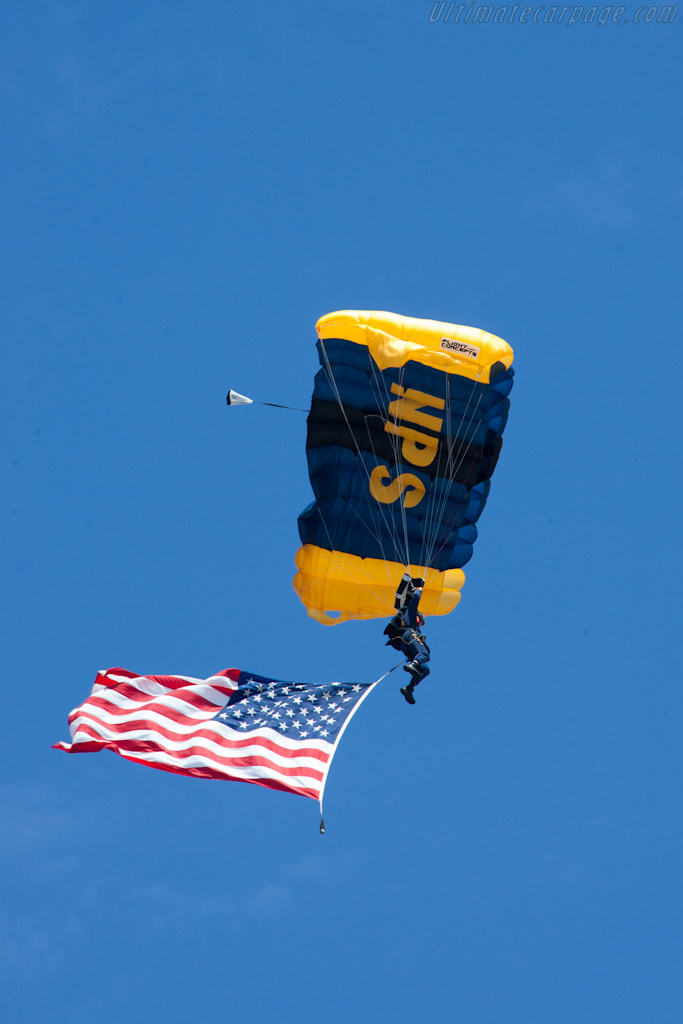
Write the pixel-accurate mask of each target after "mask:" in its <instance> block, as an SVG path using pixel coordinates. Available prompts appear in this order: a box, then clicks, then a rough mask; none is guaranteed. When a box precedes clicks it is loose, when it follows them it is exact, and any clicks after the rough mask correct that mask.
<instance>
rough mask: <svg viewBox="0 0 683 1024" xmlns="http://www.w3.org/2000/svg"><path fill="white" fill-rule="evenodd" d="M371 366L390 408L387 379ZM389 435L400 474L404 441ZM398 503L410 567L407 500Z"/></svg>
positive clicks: (380, 391) (407, 561)
mask: <svg viewBox="0 0 683 1024" xmlns="http://www.w3.org/2000/svg"><path fill="white" fill-rule="evenodd" d="M371 368H372V371H373V377H374V378H375V382H376V384H375V386H376V390H377V393H378V395H379V397H380V398H385V399H386V408H387V410H388V408H389V403H390V401H391V395H390V393H389V390H388V388H387V384H386V380H385V379H384V378H383V377H382V376H381V375H380V376H379V377H378V375H377V372H376V370H375V366H374V365H373V361H372V360H371ZM404 374H405V367H404V366H402V367H401V368H400V371H399V375H398V386H399V387H400V388H401V389H402V387H403V377H404ZM384 422H385V424H386V423H387V420H386V418H385V419H384ZM388 436H389V438H390V441H391V446H392V450H393V454H394V461H395V463H396V467H397V469H398V475H400V474H401V473H402V472H403V460H402V452H403V442H402V440H401V438H400V436H399V435H398V434H392V433H389V434H388ZM398 503H399V511H400V519H401V526H402V527H403V543H404V549H403V550H404V565H405V568H407V569H408V567H409V565H410V564H411V561H412V559H411V541H410V537H409V531H408V516H407V514H405V501H404V499H403V498H402V497H401V498H399V500H398Z"/></svg>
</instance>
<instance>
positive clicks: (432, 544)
mask: <svg viewBox="0 0 683 1024" xmlns="http://www.w3.org/2000/svg"><path fill="white" fill-rule="evenodd" d="M480 375H481V369H480V370H479V373H478V374H477V382H478V381H479V377H480ZM475 390H476V389H475V388H474V387H473V388H472V389H471V390H470V394H469V396H468V399H467V403H466V405H465V409H464V411H463V413H462V415H461V416H460V418H459V419H460V423H462V422H463V421H464V419H465V417H466V415H467V412H468V409H469V406H470V404H471V402H472V397H473V394H474V391H475ZM446 397H447V416H446V421H447V423H446V445H447V456H446V465H445V467H444V471H443V473H442V474H440V477H441V478H442V479H443V481H444V487H443V493H442V496H441V498H439V499H437V497H436V491H434V499H433V501H432V503H431V513H430V522H431V524H432V525H431V526H430V528H429V531H428V532H426V534H425V547H426V554H425V557H426V559H427V561H428V562H431V561H432V559H433V558H434V549H435V548H436V545H437V544H438V542H439V540H441V539H442V538H443V540H442V544H441V548H440V549H439V552H438V553H440V551H441V549H442V548H443V545H444V544H445V543H446V542H447V540H448V539H449V538H450V536H451V528H450V526H449V524H448V523H442V522H441V520H442V518H443V516H444V515H445V511H446V508H447V506H448V501H449V498H450V495H451V491H452V490H453V486H454V483H455V481H454V479H453V476H454V475H455V474H456V473H457V471H458V469H459V468H460V466H461V465H462V462H463V460H464V458H465V455H466V453H467V447H468V444H469V442H468V440H467V434H468V431H469V427H470V424H471V423H472V421H473V419H474V417H475V416H476V412H477V409H478V407H479V403H480V402H481V391H480V395H479V399H478V401H477V403H476V406H475V408H474V409H473V411H472V413H471V414H470V419H469V422H468V423H467V425H466V426H465V429H464V431H463V434H462V435H461V437H460V445H459V448H458V451H457V452H456V453H455V456H454V455H453V448H454V445H453V431H452V419H453V417H452V416H451V398H450V379H447V383H446ZM475 430H476V424H475ZM461 452H462V453H463V454H462V457H460V453H461Z"/></svg>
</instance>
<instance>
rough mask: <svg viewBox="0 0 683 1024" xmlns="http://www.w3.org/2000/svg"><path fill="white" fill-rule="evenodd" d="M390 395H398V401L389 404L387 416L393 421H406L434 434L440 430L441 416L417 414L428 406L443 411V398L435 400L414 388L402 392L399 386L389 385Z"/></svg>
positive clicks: (424, 413)
mask: <svg viewBox="0 0 683 1024" xmlns="http://www.w3.org/2000/svg"><path fill="white" fill-rule="evenodd" d="M391 393H392V394H393V395H398V396H399V397H398V399H397V400H396V401H394V402H390V403H389V408H388V409H387V414H388V415H389V416H393V417H394V419H395V420H399V422H400V421H401V420H408V421H409V422H410V423H417V424H419V426H421V427H426V428H427V430H433V431H434V432H435V433H436V434H438V433H439V431H440V430H441V424H442V423H443V416H430V415H429V413H426V412H418V410H419V409H420V407H421V406H424V405H426V406H429V407H430V408H431V409H444V408H445V406H446V403H445V401H444V400H443V398H436V397H435V396H434V395H428V394H427V393H426V392H424V391H416V390H415V388H408V390H407V391H404V390H403V388H402V387H401V385H400V384H392V385H391Z"/></svg>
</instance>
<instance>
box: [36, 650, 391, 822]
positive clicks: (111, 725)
mask: <svg viewBox="0 0 683 1024" xmlns="http://www.w3.org/2000/svg"><path fill="white" fill-rule="evenodd" d="M379 681H380V680H377V682H379ZM377 682H375V683H323V684H314V683H296V682H283V681H282V680H279V679H270V678H269V677H264V676H258V675H255V674H254V673H251V672H243V671H241V670H240V669H237V668H228V669H225V670H224V671H222V672H218V673H217V674H216V675H214V676H210V677H209V678H208V679H193V678H191V677H189V676H139V675H136V674H135V673H134V672H128V671H127V670H126V669H123V668H110V669H106V670H104V669H103V670H102V671H100V672H99V673H98V674H97V678H96V679H95V683H94V685H93V688H92V691H91V694H90V696H89V697H88V698H87V700H85V701H84V702H83V703H82V704H81V705H80V706H79V707H77V708H75V709H74V710H73V711H72V712H71V714H70V715H69V728H70V730H71V743H56V744H55V748H56V749H58V750H66V751H68V752H69V753H72V754H76V753H82V752H86V751H94V750H113V751H115V752H116V753H117V754H121V756H122V757H125V758H128V760H130V761H137V762H138V763H139V764H146V765H149V766H150V767H152V768H161V769H163V770H164V771H168V772H178V773H179V774H180V775H193V776H197V777H198V778H203V779H232V780H235V781H240V782H254V783H256V785H258V786H268V787H269V788H271V789H282V790H285V791H287V792H288V793H300V794H301V795H302V796H308V797H312V798H313V799H315V800H319V801H320V805H321V809H322V797H323V791H324V789H325V782H326V781H327V773H328V772H329V769H330V765H331V763H332V758H333V756H334V752H335V750H336V748H337V744H338V743H339V740H340V739H341V736H342V733H343V732H344V729H345V728H346V726H347V725H348V723H349V721H350V720H351V718H352V716H353V714H354V712H355V711H357V710H358V708H359V707H360V705H361V703H362V702H363V700H364V699H365V698H366V697H367V696H368V694H369V693H370V691H371V690H372V689H373V687H375V686H376V685H377Z"/></svg>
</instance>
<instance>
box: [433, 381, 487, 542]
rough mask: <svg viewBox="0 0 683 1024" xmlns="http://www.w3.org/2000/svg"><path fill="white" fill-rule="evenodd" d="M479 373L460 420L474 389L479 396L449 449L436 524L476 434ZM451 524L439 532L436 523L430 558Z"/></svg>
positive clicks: (469, 471) (448, 536)
mask: <svg viewBox="0 0 683 1024" xmlns="http://www.w3.org/2000/svg"><path fill="white" fill-rule="evenodd" d="M481 373H482V368H481V367H480V368H479V370H478V373H477V378H476V384H477V388H476V389H475V388H474V387H473V388H472V390H471V392H470V397H469V398H468V400H467V405H466V406H465V411H464V412H463V414H462V420H464V418H465V416H466V415H467V410H468V408H469V406H470V403H471V400H472V396H473V394H474V392H475V390H478V391H479V397H478V398H477V402H476V404H475V406H474V408H473V410H472V412H471V414H470V418H469V421H468V423H467V424H466V426H465V429H464V431H463V432H462V435H461V439H460V444H459V447H458V450H457V452H456V453H455V456H452V453H451V451H450V449H449V453H448V462H447V472H446V479H447V480H448V481H449V483H448V484H447V486H446V491H445V495H444V498H443V501H442V503H441V505H440V508H439V514H438V515H437V517H436V522H437V524H438V523H439V522H440V521H441V517H442V515H444V514H445V509H446V506H447V503H448V499H449V497H450V493H451V491H452V489H453V486H454V484H455V483H456V481H455V480H454V476H455V475H456V474H457V473H458V471H459V470H460V468H461V466H462V464H463V462H464V460H465V458H466V456H467V449H468V448H469V446H470V444H471V442H472V440H474V435H475V434H476V431H477V426H478V420H477V419H476V418H475V417H476V415H477V410H478V409H479V406H480V404H481V401H482V398H483V396H484V388H483V385H481V382H480V381H481ZM471 426H472V433H471V437H468V434H469V431H470V427H471ZM461 453H462V454H461ZM473 468H474V462H472V464H471V466H470V468H469V469H468V471H467V473H466V475H465V480H464V481H463V482H462V484H461V485H460V486H462V487H464V488H465V489H467V486H468V478H469V475H470V473H471V472H472V469H473ZM452 525H453V523H448V522H445V523H444V524H443V526H442V528H441V532H440V533H439V531H438V525H437V530H436V531H435V534H434V539H433V543H432V547H431V550H430V558H432V557H438V556H439V555H440V554H441V551H442V550H443V548H444V546H445V545H446V544H447V543H448V540H449V539H450V537H451V531H452ZM439 542H440V543H439ZM437 545H439V546H438V548H437ZM435 549H436V550H435Z"/></svg>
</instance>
